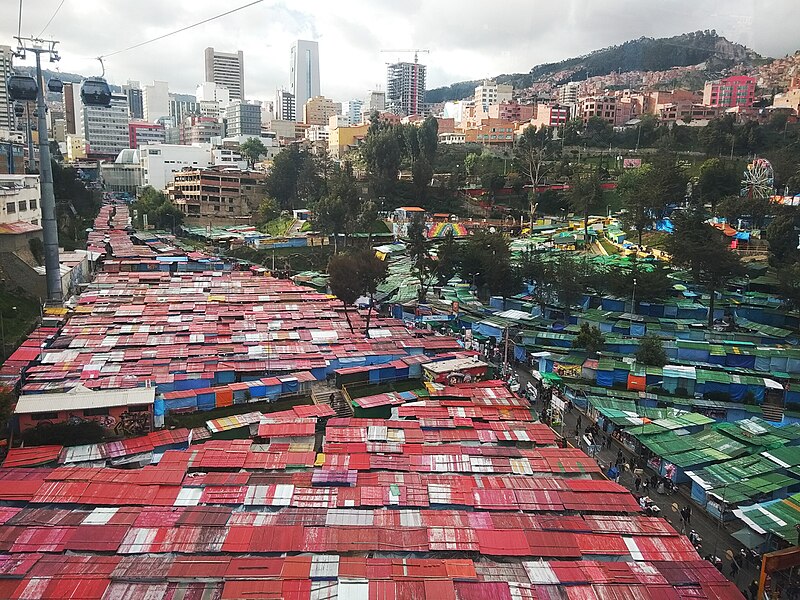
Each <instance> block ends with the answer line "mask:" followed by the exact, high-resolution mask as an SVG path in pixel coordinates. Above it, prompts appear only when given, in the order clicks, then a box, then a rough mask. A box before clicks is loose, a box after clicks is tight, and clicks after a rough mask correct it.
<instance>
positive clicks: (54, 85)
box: [47, 77, 64, 94]
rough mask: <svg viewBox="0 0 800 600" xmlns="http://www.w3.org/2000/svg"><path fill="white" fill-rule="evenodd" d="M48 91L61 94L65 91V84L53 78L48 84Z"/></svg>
mask: <svg viewBox="0 0 800 600" xmlns="http://www.w3.org/2000/svg"><path fill="white" fill-rule="evenodd" d="M47 89H48V90H50V91H51V92H58V93H59V94H60V93H61V92H63V91H64V83H63V82H62V81H61V80H60V79H56V78H55V77H53V78H51V79H50V81H48V82H47Z"/></svg>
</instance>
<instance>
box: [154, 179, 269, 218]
mask: <svg viewBox="0 0 800 600" xmlns="http://www.w3.org/2000/svg"><path fill="white" fill-rule="evenodd" d="M264 178H265V175H264V174H262V173H256V172H253V171H240V170H238V169H233V168H229V167H211V168H207V169H187V170H184V171H181V172H180V173H176V174H175V179H174V181H173V182H172V183H170V184H169V185H168V186H167V195H168V196H169V199H170V200H171V201H172V202H173V203H174V204H175V205H176V206H177V207H178V208H179V209H180V210H181V212H183V213H184V214H185V215H186V217H187V218H189V219H192V218H194V219H202V218H216V219H238V220H242V219H249V218H250V216H251V215H252V213H253V212H254V211H255V210H256V209H257V208H258V204H259V202H260V201H261V199H263V197H264V195H265V194H266V190H265V189H264Z"/></svg>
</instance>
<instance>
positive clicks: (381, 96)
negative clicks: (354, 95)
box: [366, 90, 386, 112]
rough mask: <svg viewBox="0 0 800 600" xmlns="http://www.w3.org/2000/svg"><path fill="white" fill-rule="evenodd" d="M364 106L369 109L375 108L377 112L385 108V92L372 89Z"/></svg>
mask: <svg viewBox="0 0 800 600" xmlns="http://www.w3.org/2000/svg"><path fill="white" fill-rule="evenodd" d="M366 108H368V109H369V110H370V111H373V110H377V111H378V112H380V111H383V110H386V92H381V91H380V90H377V91H376V90H372V91H371V92H370V93H369V96H368V97H367V105H366Z"/></svg>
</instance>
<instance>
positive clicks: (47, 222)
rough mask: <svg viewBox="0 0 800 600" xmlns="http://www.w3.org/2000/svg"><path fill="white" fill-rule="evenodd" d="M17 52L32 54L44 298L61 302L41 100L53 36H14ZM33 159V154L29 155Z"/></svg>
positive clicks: (53, 51) (53, 49)
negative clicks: (44, 62) (44, 63)
mask: <svg viewBox="0 0 800 600" xmlns="http://www.w3.org/2000/svg"><path fill="white" fill-rule="evenodd" d="M17 42H18V43H19V46H18V48H17V51H18V55H20V56H21V57H22V58H24V57H25V52H33V53H34V54H35V55H36V84H37V88H38V93H37V95H36V113H37V114H36V116H37V117H38V118H39V125H38V130H39V174H40V175H39V179H40V188H41V191H42V237H43V238H44V265H45V274H46V278H47V300H48V302H50V303H53V304H61V303H62V302H63V297H62V292H61V268H60V263H59V260H58V223H57V221H56V197H55V192H54V190H53V166H52V165H51V164H50V140H49V139H48V136H47V115H46V113H45V110H46V106H45V103H44V94H45V85H44V77H42V54H48V55H49V56H50V60H51V61H57V60H59V56H58V52H56V44H58V42H56V41H53V40H42V39H38V38H23V37H18V38H17ZM31 163H33V156H31Z"/></svg>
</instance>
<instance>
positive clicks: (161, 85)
mask: <svg viewBox="0 0 800 600" xmlns="http://www.w3.org/2000/svg"><path fill="white" fill-rule="evenodd" d="M126 100H127V98H126ZM143 109H144V111H143V112H144V119H145V121H150V122H151V123H155V122H156V120H158V119H159V118H160V117H168V116H169V84H168V83H167V82H166V81H154V82H153V85H146V86H144V102H143Z"/></svg>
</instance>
